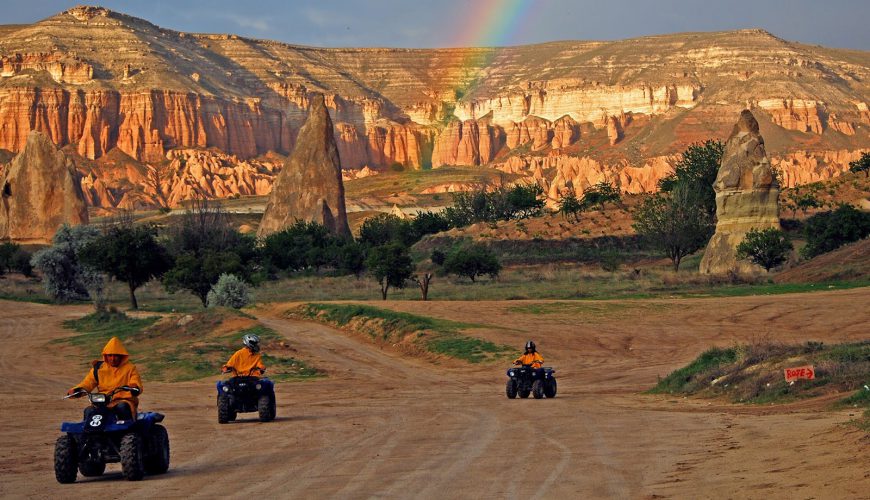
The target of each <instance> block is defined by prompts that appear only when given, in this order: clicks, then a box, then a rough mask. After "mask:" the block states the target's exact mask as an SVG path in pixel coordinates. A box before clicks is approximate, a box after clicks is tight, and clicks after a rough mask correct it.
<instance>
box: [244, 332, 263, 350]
mask: <svg viewBox="0 0 870 500" xmlns="http://www.w3.org/2000/svg"><path fill="white" fill-rule="evenodd" d="M242 344H244V345H245V347H247V348H248V349H250V350H252V351H254V352H259V351H260V337H258V336H256V335H254V334H253V333H249V334H247V335H245V336H244V337H242Z"/></svg>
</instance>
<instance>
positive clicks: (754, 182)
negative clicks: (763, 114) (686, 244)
mask: <svg viewBox="0 0 870 500" xmlns="http://www.w3.org/2000/svg"><path fill="white" fill-rule="evenodd" d="M713 189H714V190H715V191H716V218H717V222H716V232H715V234H713V237H712V238H711V239H710V242H709V243H708V244H707V249H706V250H705V251H704V257H703V258H702V259H701V273H704V274H725V273H728V272H738V273H753V272H757V271H758V270H759V269H760V267H758V266H755V265H753V264H751V263H750V262H749V261H746V260H737V255H736V254H737V245H739V244H740V242H741V241H743V238H744V237H745V236H746V233H747V232H748V231H749V230H750V229H759V230H760V229H767V228H771V227H773V228H779V207H778V205H777V198H778V197H779V185H778V184H777V181H776V177H775V176H774V173H773V169H772V168H771V166H770V162H769V161H768V159H767V152H766V151H765V149H764V139H763V138H762V137H761V133H760V132H759V130H758V122H757V121H756V120H755V117H754V116H752V113H751V112H750V111H749V110H744V111H743V112H742V113H741V114H740V119H739V120H738V121H737V124H736V125H735V126H734V130H733V131H732V132H731V135H730V136H729V138H728V142H726V144H725V151H724V152H723V154H722V163H721V165H720V166H719V174H718V175H717V176H716V182H715V183H714V184H713Z"/></svg>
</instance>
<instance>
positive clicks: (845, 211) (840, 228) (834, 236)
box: [801, 204, 870, 259]
mask: <svg viewBox="0 0 870 500" xmlns="http://www.w3.org/2000/svg"><path fill="white" fill-rule="evenodd" d="M868 234H870V214H868V213H866V212H862V211H860V210H858V209H856V208H855V207H853V206H852V205H845V204H844V205H840V206H839V207H838V208H837V209H836V210H834V211H828V212H822V213H819V214H816V215H814V216H812V217H810V218H809V219H807V221H806V224H804V235H805V236H806V239H807V244H806V246H805V247H804V248H803V249H802V250H801V255H802V256H803V257H805V258H808V259H811V258H813V257H815V256H816V255H821V254H823V253H826V252H830V251H831V250H835V249H837V248H839V247H841V246H842V245H845V244H846V243H851V242H853V241H858V240H860V239H862V238H866V237H867V235H868Z"/></svg>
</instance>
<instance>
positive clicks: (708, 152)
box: [659, 140, 725, 219]
mask: <svg viewBox="0 0 870 500" xmlns="http://www.w3.org/2000/svg"><path fill="white" fill-rule="evenodd" d="M724 151H725V144H724V143H723V142H721V141H714V140H708V141H705V142H704V143H698V144H692V145H691V146H689V147H688V148H686V150H685V151H684V152H683V154H682V156H681V157H680V159H679V161H677V164H676V165H674V173H673V174H671V175H669V176H667V177H665V178H664V179H662V180H661V181H659V188H660V189H661V190H662V191H664V192H666V193H670V192H672V191H674V190H675V189H676V188H677V186H678V185H684V186H686V187H687V188H688V190H689V191H690V192H691V193H692V195H693V198H695V199H697V200H698V202H699V203H701V204H702V206H703V207H704V210H705V211H706V212H707V214H709V215H710V217H712V218H714V219H715V217H716V192H715V191H713V183H714V182H716V176H717V175H718V174H719V164H720V163H721V162H722V153H723V152H724Z"/></svg>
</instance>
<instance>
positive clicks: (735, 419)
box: [0, 289, 870, 498]
mask: <svg viewBox="0 0 870 500" xmlns="http://www.w3.org/2000/svg"><path fill="white" fill-rule="evenodd" d="M868 298H870V290H868V289H858V290H851V291H845V292H832V293H816V294H804V295H794V296H776V297H745V298H735V299H703V300H701V299H699V300H674V301H642V302H638V303H636V304H635V303H629V305H628V306H627V307H623V306H622V305H618V306H610V305H607V303H601V304H603V305H601V306H600V307H599V305H598V304H597V303H583V304H593V306H594V307H592V308H591V309H588V308H587V309H583V307H584V306H577V305H571V304H568V305H559V304H557V305H555V306H553V305H551V303H541V304H543V307H544V309H543V313H542V310H534V309H532V310H528V309H523V307H527V306H528V305H529V304H528V303H517V302H493V303H444V302H442V303H428V304H423V303H418V302H394V303H387V304H388V305H389V306H390V307H393V308H395V309H401V310H408V311H415V312H424V311H425V313H426V314H430V315H433V316H439V317H446V318H450V319H455V320H459V321H468V320H469V319H471V318H473V319H474V321H475V322H477V323H483V324H488V325H492V328H488V329H487V328H484V329H482V330H480V331H477V332H476V333H475V334H478V335H481V336H484V337H487V338H493V339H495V340H499V341H500V342H502V343H508V344H512V345H513V344H516V345H518V346H519V345H521V344H522V341H523V340H525V338H526V337H528V336H533V337H534V338H535V339H536V341H537V342H538V344H539V346H541V348H542V351H543V353H544V355H545V356H547V357H548V364H552V365H554V366H556V367H557V368H558V369H559V372H558V375H559V383H560V385H559V395H558V397H557V398H556V399H553V400H541V401H535V400H532V399H529V400H508V399H506V398H505V397H504V374H503V367H501V366H489V367H478V366H469V367H459V366H456V364H455V363H444V364H442V365H434V364H432V363H430V362H427V361H422V360H417V359H406V358H402V357H401V356H400V355H398V354H397V353H393V352H389V351H384V350H380V349H378V348H377V347H374V346H372V345H370V344H367V343H365V342H364V341H362V340H359V339H355V338H352V337H348V336H347V335H346V334H344V333H342V332H338V331H335V330H333V329H330V328H326V327H323V326H320V325H316V324H313V323H305V322H297V321H290V320H286V319H282V318H280V317H278V316H277V315H276V314H274V313H271V312H269V311H266V310H264V311H261V312H260V314H261V315H262V316H261V320H262V321H263V322H264V323H266V324H267V325H268V326H270V327H271V328H273V329H275V330H276V331H278V332H279V333H281V334H282V335H285V336H286V337H287V338H288V341H289V342H290V343H291V344H292V345H293V347H294V348H296V349H298V351H299V355H300V357H302V358H303V359H306V360H307V361H310V362H311V363H312V364H313V365H314V366H317V367H318V368H322V369H325V370H326V371H327V372H328V373H329V376H328V377H327V378H325V379H322V380H317V381H309V382H300V383H283V384H279V386H278V394H277V398H278V405H279V406H278V419H277V420H276V421H275V422H272V423H267V424H260V423H259V422H256V421H254V420H253V419H249V420H245V419H243V420H242V421H240V422H235V423H232V424H227V425H219V424H217V421H216V416H215V410H214V394H213V392H212V391H213V379H209V380H203V381H198V382H192V383H175V384H159V383H148V382H147V376H146V387H145V393H144V394H143V398H142V399H143V403H142V407H143V409H150V410H156V411H161V412H163V413H165V414H166V415H167V420H166V422H165V424H166V426H167V428H168V429H169V433H170V439H171V444H172V464H171V467H170V472H169V473H168V474H166V475H163V476H155V477H148V476H146V478H145V480H144V481H141V482H137V483H129V482H126V481H123V480H121V478H120V473H119V467H118V466H117V465H110V466H109V469H108V473H107V474H106V475H105V476H103V477H102V478H98V479H88V480H84V479H81V478H80V480H79V482H77V483H75V484H72V485H59V484H57V483H56V482H55V480H54V477H53V472H52V452H53V444H54V440H55V438H56V437H57V436H58V434H59V431H58V425H59V423H60V421H61V420H72V419H75V418H76V417H78V416H79V415H80V414H81V413H80V411H81V406H82V403H81V402H71V401H61V400H60V396H61V395H62V394H63V392H64V391H65V390H66V388H68V387H69V386H70V385H71V384H73V383H75V382H77V381H78V380H79V378H80V377H81V376H82V375H83V374H84V371H85V369H86V361H87V360H85V359H83V358H82V357H81V356H80V355H78V354H77V353H75V351H74V350H73V349H72V348H68V347H63V346H59V345H57V344H49V342H50V341H51V340H52V339H56V338H60V337H64V336H67V335H70V333H69V332H67V331H65V330H64V329H63V328H62V327H61V326H60V322H61V321H62V320H63V319H65V318H67V317H73V316H76V315H80V314H83V313H85V312H86V309H82V308H71V307H53V306H44V305H38V304H23V303H12V302H0V318H3V321H2V322H0V341H2V349H0V375H2V380H3V381H4V384H3V385H2V387H0V412H2V414H0V422H2V427H0V477H2V479H0V496H2V497H4V498H8V497H59V496H63V497H66V498H85V497H94V496H98V495H99V496H103V495H106V494H107V492H109V494H110V495H112V494H114V495H116V496H120V495H122V494H123V495H124V496H125V497H131V498H153V497H226V496H230V497H250V496H252V495H255V496H259V497H265V498H300V497H307V498H326V497H329V498H369V497H378V498H409V497H412V498H436V497H437V498H661V497H674V498H708V497H710V498H759V497H767V498H862V497H865V498H866V497H868V495H870V472H868V471H870V451H868V448H870V442H868V440H867V439H866V438H864V435H863V434H862V433H861V432H859V431H857V430H855V429H854V428H852V427H848V426H842V425H840V424H842V423H843V422H845V421H847V420H849V418H850V416H849V412H848V411H844V412H827V411H821V407H822V406H823V405H824V403H823V402H810V403H801V404H797V405H793V406H787V407H777V408H772V407H747V406H733V405H727V404H722V403H711V402H708V401H700V400H698V401H696V400H687V399H682V398H670V397H657V396H644V395H639V394H638V392H640V391H642V390H644V389H646V388H648V387H650V386H651V385H653V384H654V383H655V377H656V375H658V374H660V375H664V374H665V373H667V372H668V371H670V370H671V369H673V368H676V367H678V366H680V365H682V364H684V363H685V362H687V361H689V360H690V359H692V358H693V357H694V356H696V355H697V354H698V353H699V352H700V351H702V350H704V349H706V348H707V347H709V346H710V345H711V344H721V345H729V344H731V343H733V342H735V341H746V340H751V339H757V338H759V336H760V335H764V336H766V337H767V338H771V339H774V340H801V341H802V340H809V339H812V340H820V341H826V342H834V341H841V340H854V339H860V338H867V336H868V334H867V327H866V325H868V324H870V311H868V310H867V308H864V307H856V306H855V304H866V303H867V299H868ZM577 304H580V303H577ZM531 305H532V306H535V307H538V304H531ZM518 306H519V307H520V309H517V307H518ZM578 307H579V309H578ZM547 308H549V309H547ZM602 311H603V312H602ZM545 346H547V347H549V349H545ZM133 358H134V361H135V352H134V353H133ZM251 415H253V414H251ZM112 492H114V493H112Z"/></svg>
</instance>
